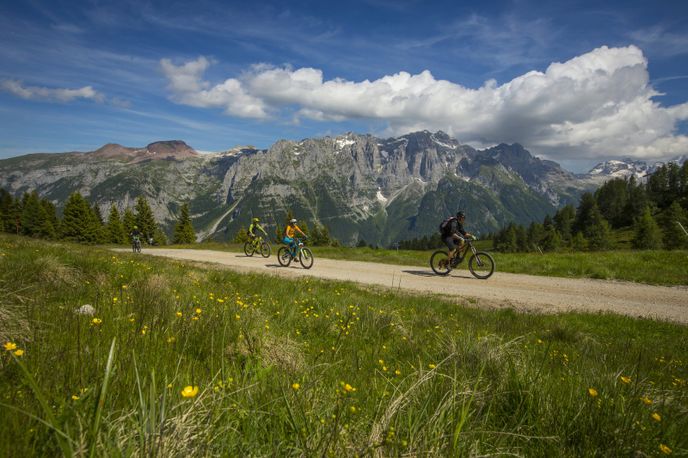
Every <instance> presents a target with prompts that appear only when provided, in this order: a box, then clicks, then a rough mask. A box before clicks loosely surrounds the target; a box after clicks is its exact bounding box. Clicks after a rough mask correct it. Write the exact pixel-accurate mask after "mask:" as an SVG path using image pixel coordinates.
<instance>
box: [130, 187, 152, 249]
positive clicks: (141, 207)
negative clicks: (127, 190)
mask: <svg viewBox="0 0 688 458" xmlns="http://www.w3.org/2000/svg"><path fill="white" fill-rule="evenodd" d="M134 208H135V209H136V225H137V226H138V227H139V231H141V232H142V233H143V236H144V238H145V240H146V242H147V241H149V240H150V238H151V237H153V234H154V233H155V229H156V228H157V223H156V222H155V217H154V216H153V210H151V208H150V205H148V201H147V200H146V198H145V197H143V196H140V197H139V198H138V199H136V205H135V207H134Z"/></svg>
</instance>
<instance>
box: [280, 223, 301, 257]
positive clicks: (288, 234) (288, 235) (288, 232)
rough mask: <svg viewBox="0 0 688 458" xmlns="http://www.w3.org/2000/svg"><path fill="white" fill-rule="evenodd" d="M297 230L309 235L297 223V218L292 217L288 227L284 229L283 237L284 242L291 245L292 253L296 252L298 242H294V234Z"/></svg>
mask: <svg viewBox="0 0 688 458" xmlns="http://www.w3.org/2000/svg"><path fill="white" fill-rule="evenodd" d="M296 231H298V232H299V233H301V235H303V236H304V237H307V235H306V234H304V233H303V231H302V230H301V228H299V226H297V225H296V218H292V219H290V220H289V223H288V224H287V228H286V229H285V231H284V238H283V239H282V242H284V244H285V245H289V249H290V251H291V252H292V255H293V254H294V248H295V247H296V244H295V243H294V235H296Z"/></svg>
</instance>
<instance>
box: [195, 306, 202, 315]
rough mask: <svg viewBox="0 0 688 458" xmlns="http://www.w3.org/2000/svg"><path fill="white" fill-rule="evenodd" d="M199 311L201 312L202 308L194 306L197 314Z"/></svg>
mask: <svg viewBox="0 0 688 458" xmlns="http://www.w3.org/2000/svg"><path fill="white" fill-rule="evenodd" d="M201 312H202V310H201V308H200V307H198V308H196V313H197V314H199V315H200V314H201Z"/></svg>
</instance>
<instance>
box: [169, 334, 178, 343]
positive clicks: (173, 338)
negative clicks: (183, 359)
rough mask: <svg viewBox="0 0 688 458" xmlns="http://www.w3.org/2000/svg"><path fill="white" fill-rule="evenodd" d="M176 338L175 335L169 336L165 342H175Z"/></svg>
mask: <svg viewBox="0 0 688 458" xmlns="http://www.w3.org/2000/svg"><path fill="white" fill-rule="evenodd" d="M176 341H177V338H176V337H175V336H170V337H168V338H167V343H175V342H176Z"/></svg>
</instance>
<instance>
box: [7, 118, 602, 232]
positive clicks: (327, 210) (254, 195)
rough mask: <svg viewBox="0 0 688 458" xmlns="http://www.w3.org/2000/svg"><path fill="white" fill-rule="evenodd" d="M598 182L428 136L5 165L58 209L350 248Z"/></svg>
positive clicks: (561, 200)
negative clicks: (316, 228)
mask: <svg viewBox="0 0 688 458" xmlns="http://www.w3.org/2000/svg"><path fill="white" fill-rule="evenodd" d="M593 172H595V173H594V174H593V175H588V176H576V175H574V174H572V173H570V172H567V171H566V170H564V169H562V168H561V167H560V166H559V165H558V164H557V163H555V162H552V161H546V160H541V159H539V158H537V157H534V156H533V155H532V154H530V153H529V152H528V151H527V150H526V149H524V148H523V147H522V146H521V145H518V144H513V145H506V144H501V145H498V146H495V147H493V148H489V149H485V150H476V149H474V148H471V147H470V146H467V145H461V144H459V142H458V141H457V140H455V139H453V138H451V137H450V136H448V135H447V134H445V133H443V132H435V133H432V132H428V131H423V132H414V133H410V134H408V135H403V136H401V137H396V138H387V139H380V138H376V137H374V136H371V135H357V134H353V133H348V134H345V135H340V136H337V137H324V138H313V139H305V140H302V141H286V140H281V141H278V142H277V143H275V144H274V145H272V146H271V147H270V148H269V149H265V150H263V149H256V148H253V147H250V146H247V147H237V148H233V149H230V150H228V151H224V152H221V153H213V154H200V153H198V152H196V151H195V150H194V149H193V148H191V147H190V146H189V145H187V144H186V143H184V142H182V141H162V142H156V143H151V144H149V145H148V146H146V147H143V148H128V147H124V146H121V145H117V144H108V145H105V146H103V147H101V148H99V149H98V150H96V151H92V152H86V153H80V152H71V153H59V154H31V155H26V156H20V157H14V158H10V159H5V160H1V161H0V187H3V188H5V189H6V190H8V191H10V192H12V193H14V194H20V193H22V192H25V191H32V190H34V189H35V190H37V191H38V193H39V194H40V195H41V196H42V197H46V198H48V199H50V200H52V201H53V202H54V203H55V204H56V205H57V206H58V208H60V207H61V205H63V204H64V202H65V201H66V200H67V197H68V196H69V194H70V193H72V192H74V191H79V192H80V193H81V194H82V195H84V196H86V197H87V198H88V199H89V200H90V201H91V202H94V203H96V204H97V205H98V206H100V209H101V211H102V213H103V214H107V213H108V211H109V208H110V206H111V205H113V204H114V205H116V206H117V207H118V208H119V209H120V210H123V209H124V208H125V207H128V206H133V204H134V201H135V199H136V198H137V197H138V196H139V195H144V196H145V197H146V198H147V199H148V201H149V203H150V204H151V207H152V208H153V211H154V213H155V216H156V218H157V219H158V221H161V222H163V223H164V225H165V226H166V227H167V228H168V229H169V228H170V227H171V225H172V224H173V223H174V220H175V219H176V218H177V214H178V211H179V208H180V206H181V204H182V203H183V202H189V205H190V208H191V212H192V220H193V223H194V227H195V228H196V231H197V233H198V235H199V239H205V238H213V239H218V240H224V239H231V238H233V236H234V234H235V233H236V232H237V231H238V230H239V228H240V227H241V226H247V225H248V222H249V220H250V218H251V217H252V216H260V217H261V218H262V219H263V221H264V222H266V223H267V224H268V226H272V227H275V226H276V225H277V224H280V225H281V224H283V222H284V219H285V217H286V215H287V213H288V212H291V213H292V214H293V215H294V216H295V217H297V218H299V220H301V221H306V222H308V224H309V225H312V224H313V223H318V224H323V225H326V226H327V227H328V228H329V230H330V232H331V234H332V235H333V236H335V237H336V238H337V239H339V240H340V241H341V242H342V243H344V244H355V243H357V242H358V241H359V240H361V239H363V240H365V241H366V242H368V243H374V244H378V245H389V244H391V243H393V242H395V241H399V240H404V239H409V238H413V237H418V236H422V235H427V234H431V233H434V232H435V231H436V230H437V226H438V224H439V222H440V221H441V220H442V219H443V218H444V217H445V216H446V215H449V214H453V213H455V212H456V210H457V209H463V210H464V211H466V213H467V215H468V217H467V226H468V227H469V230H471V231H472V232H476V233H485V232H490V231H494V230H496V229H498V228H499V227H501V226H503V225H505V224H506V223H508V222H511V221H513V222H517V223H524V224H527V223H529V222H531V221H534V220H542V218H544V216H545V215H547V214H552V213H553V212H554V211H556V209H557V208H558V207H560V206H562V205H564V204H566V203H574V204H575V203H577V201H578V198H579V197H580V195H581V194H582V193H583V192H584V191H586V190H590V189H593V188H594V187H596V186H597V185H598V184H599V176H601V175H602V174H603V173H604V170H600V171H593Z"/></svg>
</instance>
